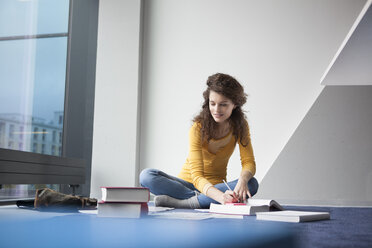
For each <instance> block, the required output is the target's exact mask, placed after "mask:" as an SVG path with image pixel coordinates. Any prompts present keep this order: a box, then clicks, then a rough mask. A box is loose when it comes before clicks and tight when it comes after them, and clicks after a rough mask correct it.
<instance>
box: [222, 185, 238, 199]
mask: <svg viewBox="0 0 372 248" xmlns="http://www.w3.org/2000/svg"><path fill="white" fill-rule="evenodd" d="M222 181H223V183H224V184H225V185H226V187H227V188H228V189H229V190H230V191H232V192H233V197H234V198H235V199H236V200H238V202H240V201H239V199H238V198H236V196H235V192H234V191H233V190H232V189H231V188H230V186H229V185H228V184H227V182H226V181H225V180H222Z"/></svg>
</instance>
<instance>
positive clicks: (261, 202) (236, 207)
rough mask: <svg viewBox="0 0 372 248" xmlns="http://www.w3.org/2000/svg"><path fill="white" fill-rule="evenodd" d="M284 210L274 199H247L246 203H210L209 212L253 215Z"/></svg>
mask: <svg viewBox="0 0 372 248" xmlns="http://www.w3.org/2000/svg"><path fill="white" fill-rule="evenodd" d="M278 210H284V209H283V207H282V206H281V205H280V204H279V203H278V202H277V201H275V200H265V199H248V201H247V203H229V204H225V205H223V204H215V203H211V205H210V207H209V212H211V213H218V214H237V215H255V214H256V213H257V212H268V211H278Z"/></svg>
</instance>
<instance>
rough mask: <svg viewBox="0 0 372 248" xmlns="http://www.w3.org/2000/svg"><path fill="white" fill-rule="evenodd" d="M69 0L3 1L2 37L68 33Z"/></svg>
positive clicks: (0, 14) (0, 9)
mask: <svg viewBox="0 0 372 248" xmlns="http://www.w3.org/2000/svg"><path fill="white" fill-rule="evenodd" d="M68 15H69V0H1V1H0V37H8V36H19V35H35V34H52V33H67V30H68Z"/></svg>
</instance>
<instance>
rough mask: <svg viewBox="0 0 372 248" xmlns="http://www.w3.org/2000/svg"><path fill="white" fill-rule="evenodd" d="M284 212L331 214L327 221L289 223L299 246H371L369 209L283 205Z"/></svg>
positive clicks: (370, 212)
mask: <svg viewBox="0 0 372 248" xmlns="http://www.w3.org/2000/svg"><path fill="white" fill-rule="evenodd" d="M285 209H287V210H303V211H321V212H322V211H327V212H329V213H330V214H331V219H330V220H325V221H315V222H304V223H293V224H291V228H292V229H293V230H294V231H296V233H297V240H298V243H299V246H300V247H304V248H307V247H308V248H310V247H366V248H367V247H372V208H351V207H347V208H346V207H299V206H285Z"/></svg>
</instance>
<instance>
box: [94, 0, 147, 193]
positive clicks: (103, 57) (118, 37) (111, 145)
mask: <svg viewBox="0 0 372 248" xmlns="http://www.w3.org/2000/svg"><path fill="white" fill-rule="evenodd" d="M140 5H141V4H140V1H138V0H126V1H121V0H103V1H100V6H99V24H98V48H97V74H96V91H95V110H94V134H93V155H92V179H91V180H92V184H91V196H92V197H97V198H100V197H101V191H100V188H99V187H101V186H134V185H135V181H136V180H135V177H136V176H135V175H136V171H137V170H136V163H137V161H136V156H137V151H136V150H137V131H136V130H137V110H138V86H139V61H140V55H139V54H140V53H139V52H140V43H141V42H140V16H141V15H140V13H141V11H140Z"/></svg>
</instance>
